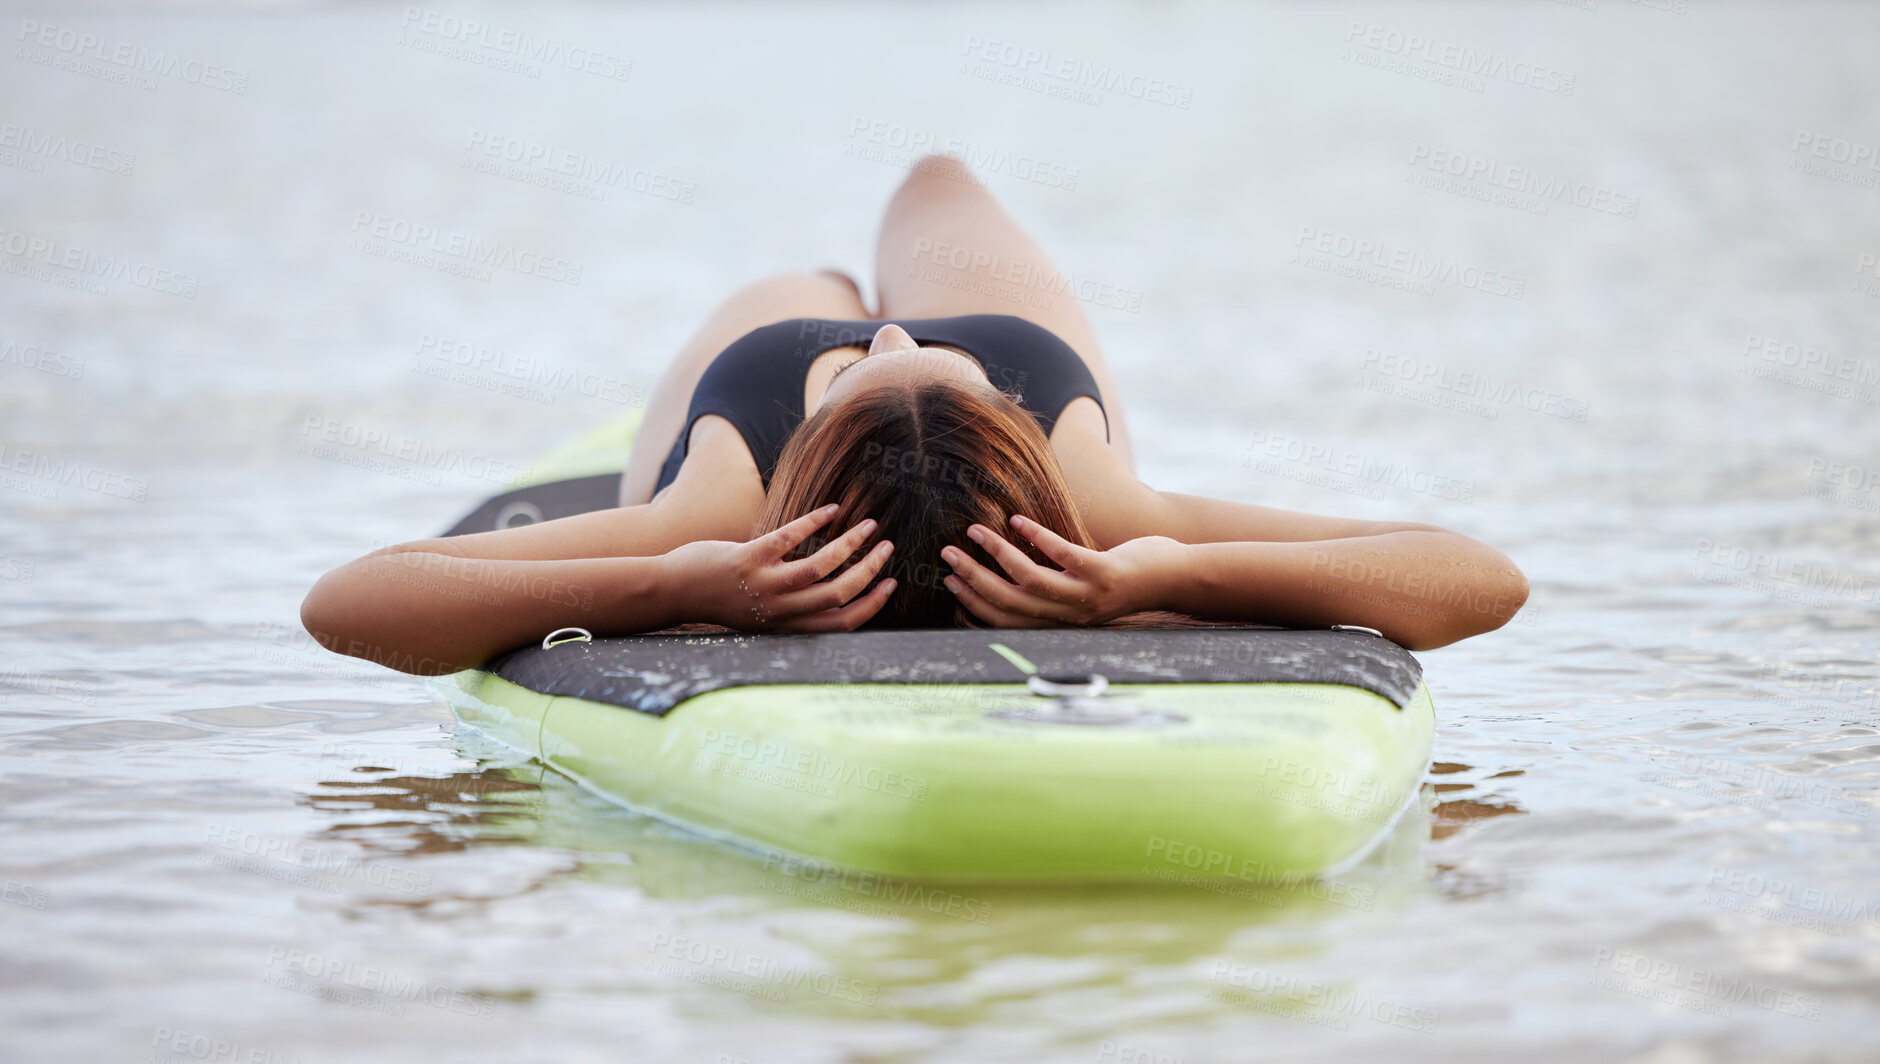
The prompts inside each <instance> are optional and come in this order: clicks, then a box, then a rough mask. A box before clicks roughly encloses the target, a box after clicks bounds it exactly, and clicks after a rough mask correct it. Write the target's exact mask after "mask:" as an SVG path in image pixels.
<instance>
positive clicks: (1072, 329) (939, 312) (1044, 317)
mask: <svg viewBox="0 0 1880 1064" xmlns="http://www.w3.org/2000/svg"><path fill="white" fill-rule="evenodd" d="M1062 276H1063V275H1062V274H1061V273H1059V272H1058V269H1057V267H1056V266H1054V265H1052V263H1051V259H1050V257H1049V256H1047V255H1046V254H1045V253H1044V249H1043V248H1041V247H1039V246H1038V243H1037V241H1035V240H1033V239H1032V238H1031V237H1030V235H1028V234H1027V233H1026V232H1025V231H1024V230H1023V229H1021V228H1019V225H1018V223H1017V222H1016V221H1013V220H1012V216H1011V215H1009V214H1007V213H1005V208H1004V207H1001V206H1000V205H999V201H998V200H996V199H994V198H993V196H992V193H991V192H989V191H987V190H986V187H985V186H984V185H982V184H980V183H979V181H978V179H976V178H974V177H973V175H972V171H971V170H969V169H967V167H966V164H965V163H962V162H960V161H959V160H958V159H955V158H952V157H949V156H944V155H929V156H927V157H925V158H923V159H921V160H920V161H919V162H917V163H915V164H914V169H913V171H912V172H911V173H910V174H909V175H908V178H907V180H906V181H904V182H902V184H901V187H900V189H899V190H898V191H896V192H895V194H894V198H893V199H892V200H890V201H889V203H888V212H887V215H886V216H885V217H884V218H883V219H882V221H881V238H880V242H879V243H878V244H877V245H876V247H875V288H876V291H877V292H879V293H880V297H881V316H882V317H884V318H945V317H950V316H952V315H955V314H1011V315H1013V316H1015V317H1020V318H1024V319H1025V320H1026V321H1029V322H1032V323H1034V324H1037V325H1042V326H1044V327H1045V328H1047V329H1049V330H1051V331H1052V332H1054V333H1056V334H1057V335H1058V337H1059V338H1060V339H1062V340H1063V341H1064V342H1065V343H1067V344H1069V345H1071V349H1072V350H1074V351H1076V352H1077V353H1078V354H1079V355H1081V356H1083V360H1084V364H1085V365H1087V366H1089V367H1090V374H1091V376H1093V377H1095V378H1096V379H1097V389H1098V390H1099V391H1101V392H1102V393H1103V408H1104V414H1105V416H1106V417H1107V418H1108V419H1109V423H1110V442H1111V443H1112V444H1113V445H1114V446H1115V447H1116V448H1117V450H1118V452H1119V453H1121V455H1122V456H1123V460H1124V461H1125V462H1128V463H1129V466H1130V468H1132V469H1133V468H1135V459H1134V457H1133V456H1134V452H1133V450H1132V449H1131V448H1130V441H1129V429H1128V427H1127V425H1126V424H1125V419H1124V415H1123V395H1122V391H1121V390H1120V389H1119V388H1118V387H1117V384H1116V378H1115V376H1113V375H1112V374H1111V373H1110V366H1109V363H1108V362H1107V361H1106V360H1105V359H1104V357H1103V350H1102V348H1101V347H1099V346H1098V344H1097V334H1096V331H1095V330H1094V329H1092V328H1091V327H1090V319H1089V318H1087V317H1085V316H1084V310H1083V307H1081V306H1079V305H1078V303H1077V300H1076V299H1075V298H1074V297H1073V296H1071V295H1070V294H1069V293H1068V292H1065V291H1058V290H1057V287H1058V283H1059V282H1060V279H1061V278H1062Z"/></svg>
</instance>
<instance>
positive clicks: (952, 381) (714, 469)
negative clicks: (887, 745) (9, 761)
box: [301, 156, 1527, 673]
mask: <svg viewBox="0 0 1880 1064" xmlns="http://www.w3.org/2000/svg"><path fill="white" fill-rule="evenodd" d="M987 262H993V263H1007V264H1011V263H1023V264H1025V265H1026V269H1028V270H1030V271H1032V272H1033V275H1035V276H1044V277H1050V276H1057V274H1056V272H1055V270H1054V269H1053V268H1052V267H1051V264H1050V260H1049V259H1048V258H1047V257H1046V256H1045V253H1044V251H1043V250H1042V249H1040V248H1039V247H1038V245H1037V244H1036V243H1035V242H1034V241H1033V240H1032V239H1031V237H1029V236H1028V235H1026V234H1025V232H1024V231H1023V230H1021V229H1020V228H1019V226H1018V224H1017V223H1016V222H1014V221H1013V220H1012V219H1011V217H1010V216H1008V215H1007V214H1006V213H1005V210H1004V209H1003V208H1002V207H1000V205H999V204H998V202H997V201H996V200H994V199H993V197H992V195H991V193H989V192H988V191H987V190H986V189H985V187H984V186H982V185H981V184H979V182H978V181H977V180H976V179H974V177H973V176H972V174H971V173H970V172H969V171H968V170H967V169H966V168H965V166H964V164H962V163H960V162H958V161H957V160H955V159H951V158H946V157H940V156H929V157H927V158H925V159H922V160H921V161H920V162H919V163H918V164H916V166H915V167H914V170H913V172H912V174H911V175H910V176H909V177H908V179H907V181H906V182H905V183H903V184H902V186H901V188H900V189H899V190H898V191H897V192H896V193H895V195H894V199H893V200H892V201H891V202H890V203H889V205H888V211H887V216H886V218H885V219H884V220H883V222H882V226H881V235H880V240H879V243H878V245H877V248H876V282H877V285H878V287H879V295H880V301H881V309H880V313H879V314H871V313H870V312H869V310H868V308H867V307H866V306H864V305H863V303H862V299H861V293H860V291H859V290H858V289H857V287H856V286H855V284H854V282H853V281H851V280H849V279H848V278H846V277H844V276H843V275H841V274H838V273H834V272H825V273H817V274H791V275H779V276H773V277H767V278H764V279H762V280H760V281H757V282H755V283H753V284H751V285H748V286H746V287H745V288H743V289H742V290H740V291H739V292H737V293H736V294H734V295H733V296H732V297H731V298H730V299H728V300H726V301H725V303H724V304H723V305H722V306H720V307H719V308H718V309H717V310H716V311H715V312H713V314H712V315H711V317H710V318H708V319H707V320H706V322H705V325H704V326H703V327H702V328H701V329H700V330H699V331H698V333H697V334H696V335H695V336H693V337H692V339H691V340H690V341H689V342H688V343H687V344H686V346H685V347H684V348H683V349H682V350H681V351H680V352H679V356H678V358H677V359H676V360H675V361H674V362H673V364H672V366H671V367H670V368H669V369H667V371H666V374H665V376H664V377H663V378H662V379H661V380H660V383H659V385H658V387H657V388H656V389H655V390H654V392H653V394H652V397H651V400H650V402H649V405H648V408H647V413H646V417H645V420H644V421H643V422H642V424H641V426H640V429H639V435H638V438H637V441H636V443H635V446H634V448H633V453H632V459H631V461H630V463H629V464H628V466H627V469H626V473H625V476H624V477H623V478H622V481H621V490H620V506H619V508H617V509H612V510H604V511H600V512H597V513H587V514H580V515H577V516H573V517H566V518H561V519H559V520H553V521H544V522H541V523H538V524H533V525H526V526H523V527H520V528H512V529H505V530H501V531H494V532H483V533H477V534H472V535H465V536H457V537H452V538H448V539H429V540H419V541H415V542H411V543H403V544H399V545H397V546H393V547H388V548H385V549H384V550H380V551H375V552H373V553H372V554H369V555H367V556H365V557H363V558H360V559H357V560H355V561H352V562H349V563H348V564H346V565H343V566H341V567H339V568H338V569H335V570H333V571H332V572H330V573H328V574H326V575H325V576H324V577H322V578H321V580H320V581H319V583H318V584H316V585H315V586H314V588H313V590H312V591H311V592H310V593H309V594H308V595H307V599H306V601H305V603H304V604H303V605H302V607H301V619H302V621H303V623H305V625H306V626H307V630H308V631H309V632H311V633H312V634H313V635H314V636H315V637H316V638H318V639H319V640H320V641H321V643H322V644H324V645H326V646H327V647H329V648H331V649H333V650H337V651H340V652H342V653H350V654H354V655H356V656H360V657H369V658H371V659H372V660H376V661H381V662H385V661H393V662H411V663H413V664H412V665H410V666H409V667H406V668H405V670H404V671H412V672H422V673H435V672H448V671H452V670H454V669H457V668H468V667H472V666H475V665H479V664H481V663H483V662H484V661H486V660H488V659H489V658H490V657H492V656H494V655H495V654H497V653H499V652H501V651H503V650H506V649H509V648H511V647H514V646H519V645H521V644H524V643H529V642H533V641H535V640H537V639H540V638H541V637H542V635H543V633H545V632H549V631H552V630H554V629H556V628H560V627H562V626H564V625H579V626H581V627H584V628H587V629H589V630H591V631H592V632H594V633H595V634H596V635H619V634H626V633H631V632H645V631H651V630H655V629H660V628H666V627H670V626H673V625H676V624H683V623H688V622H703V623H713V624H719V625H725V626H728V627H731V628H735V629H739V630H743V631H763V632H824V631H837V630H853V629H856V628H859V627H862V626H863V625H870V626H878V627H950V626H957V625H966V624H983V625H991V626H996V627H1022V626H1052V625H1055V626H1063V625H1100V624H1105V623H1109V622H1116V621H1118V620H1119V619H1121V618H1127V617H1129V616H1130V615H1132V614H1142V613H1145V612H1147V611H1172V612H1174V613H1178V614H1183V615H1186V616H1187V617H1190V618H1200V619H1204V620H1216V621H1240V622H1246V623H1256V624H1278V625H1287V626H1296V627H1312V626H1324V625H1330V624H1353V625H1363V626H1366V627H1369V628H1375V629H1377V630H1379V631H1381V632H1383V633H1384V635H1385V636H1387V637H1388V638H1390V639H1392V640H1394V641H1396V642H1398V643H1400V644H1402V645H1404V646H1406V647H1409V648H1411V649H1413V650H1420V649H1426V648H1430V647H1438V646H1442V645H1444V644H1447V643H1452V642H1455V641H1456V640H1458V639H1464V638H1467V637H1468V636H1472V635H1477V634H1480V633H1482V632H1487V631H1491V630H1493V629H1495V628H1499V627H1500V626H1501V625H1502V624H1504V623H1506V622H1507V620H1508V619H1509V618H1510V617H1512V616H1513V615H1514V613H1515V611H1516V610H1518V609H1520V607H1521V605H1522V603H1523V602H1525V601H1526V599H1527V580H1526V578H1525V577H1523V576H1522V574H1521V571H1520V570H1519V569H1517V568H1516V567H1515V565H1514V563H1513V562H1511V561H1510V560H1509V559H1508V558H1507V556H1505V555H1503V554H1502V553H1501V552H1499V551H1497V550H1495V549H1494V548H1492V547H1488V546H1486V545H1484V544H1482V543H1478V542H1476V541H1475V540H1473V539H1470V538H1468V537H1467V536H1462V535H1458V534H1457V533H1455V532H1450V531H1448V530H1446V529H1441V528H1437V527H1435V526H1433V525H1424V524H1414V523H1410V522H1401V521H1358V520H1350V519H1346V518H1338V517H1320V516H1316V515H1313V514H1304V513H1297V512H1294V511H1290V510H1279V509H1273V508H1270V507H1265V506H1252V505H1247V504H1243V503H1233V502H1226V501H1222V500H1219V499H1209V498H1202V497H1199V496H1193V495H1181V494H1175V493H1172V492H1163V491H1156V490H1154V489H1153V488H1150V487H1149V486H1147V485H1145V484H1143V483H1142V482H1141V481H1139V480H1137V479H1136V475H1135V463H1134V458H1133V456H1132V453H1131V447H1130V433H1129V426H1128V422H1127V419H1126V417H1125V415H1124V409H1123V402H1122V392H1121V390H1120V389H1119V388H1118V387H1117V384H1116V379H1115V378H1114V377H1113V376H1112V375H1111V373H1110V369H1109V366H1108V364H1107V363H1106V362H1105V360H1104V357H1103V352H1102V350H1101V349H1100V348H1099V346H1098V344H1097V338H1096V334H1095V333H1094V332H1093V331H1092V330H1091V327H1090V322H1089V321H1088V320H1086V318H1085V317H1084V314H1083V311H1082V309H1081V308H1080V307H1079V306H1078V304H1077V302H1076V301H1074V300H1070V299H1053V300H1049V301H1046V300H1030V301H1024V302H1016V301H1014V300H1013V299H1012V298H1010V293H1009V292H1007V293H1005V294H999V293H997V292H994V291H991V289H994V288H997V287H999V286H997V285H995V284H989V283H988V281H989V278H988V277H987V276H985V275H984V271H983V270H981V269H979V267H980V266H983V264H985V263H987ZM1034 303H1048V305H1045V306H1035V305H1033V304H1034ZM825 530H827V531H825ZM451 559H474V560H476V561H475V562H474V563H473V564H471V563H453V562H452V561H451ZM492 568H495V569H496V570H499V571H498V572H496V573H494V574H492V572H491V571H490V570H491V569H492ZM508 570H513V571H508ZM420 572H422V573H423V575H424V579H422V580H416V579H413V578H412V577H413V574H416V573H420ZM493 576H494V577H495V578H496V579H498V580H499V582H501V583H504V584H508V583H509V582H510V581H512V580H516V579H526V580H528V581H529V586H560V587H564V588H580V589H583V591H584V594H582V595H579V596H574V595H568V596H558V595H542V596H526V597H523V598H521V599H519V600H518V599H515V598H513V597H512V598H511V599H509V600H508V601H507V602H506V603H504V604H502V605H491V604H489V603H488V602H487V601H485V597H484V596H481V595H477V594H471V593H470V592H473V591H474V590H475V589H476V586H479V585H480V586H487V583H488V582H489V581H490V580H491V579H492V577H493ZM457 583H461V584H462V585H463V586H461V587H456V586H453V585H455V584H457ZM394 667H401V666H398V665H394Z"/></svg>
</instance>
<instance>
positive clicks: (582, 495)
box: [444, 473, 620, 536]
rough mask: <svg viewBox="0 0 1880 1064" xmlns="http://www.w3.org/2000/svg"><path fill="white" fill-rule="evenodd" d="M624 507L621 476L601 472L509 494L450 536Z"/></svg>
mask: <svg viewBox="0 0 1880 1064" xmlns="http://www.w3.org/2000/svg"><path fill="white" fill-rule="evenodd" d="M618 505H620V474H619V473H601V474H598V475H595V476H591V477H576V478H575V479H573V480H557V481H554V482H553V483H549V484H537V485H535V486H534V487H529V488H517V489H516V490H515V491H506V492H503V493H502V494H501V495H498V496H496V497H495V498H493V499H491V500H490V501H488V502H486V503H484V504H483V505H481V506H479V507H477V508H476V509H475V510H472V511H470V513H469V514H468V515H467V516H466V517H464V519H463V520H461V521H459V522H457V523H456V524H454V525H452V526H451V528H450V531H449V532H446V533H444V534H445V535H446V536H461V535H464V534H466V533H470V532H493V531H495V530H496V529H499V528H516V527H519V526H521V525H529V524H534V523H535V522H537V521H553V520H555V519H556V518H557V517H572V516H574V515H575V514H584V513H588V512H589V511H592V510H607V509H611V508H613V507H615V506H618Z"/></svg>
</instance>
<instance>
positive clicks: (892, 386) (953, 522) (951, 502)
mask: <svg viewBox="0 0 1880 1064" xmlns="http://www.w3.org/2000/svg"><path fill="white" fill-rule="evenodd" d="M891 331H892V333H895V334H900V335H899V336H898V337H897V336H894V335H886V334H890V332H891ZM881 333H882V334H884V335H878V336H877V338H876V341H875V345H874V346H873V347H872V348H871V349H870V351H871V354H870V355H869V357H867V358H864V359H862V360H861V361H860V362H858V363H855V364H854V366H853V368H851V369H848V370H847V371H845V372H843V373H841V374H839V375H838V377H837V379H836V380H835V381H834V382H832V383H831V385H830V387H829V388H828V390H827V391H826V392H825V393H824V396H823V401H822V402H821V403H820V404H818V406H817V407H816V410H815V412H814V413H813V414H811V415H810V417H809V418H808V419H807V420H806V421H804V422H803V424H802V425H801V426H800V427H799V428H798V429H797V430H796V432H795V433H794V434H793V435H792V436H791V437H790V440H789V442H788V443H787V444H786V445H785V446H784V449H783V454H782V456H781V457H780V458H779V459H778V461H777V468H776V470H775V471H774V472H773V473H772V475H771V480H770V490H769V493H768V495H767V496H766V498H765V503H764V513H763V517H762V518H761V520H760V523H759V526H758V529H757V532H758V534H760V535H761V534H763V533H765V532H768V531H770V530H772V529H775V528H778V527H780V526H782V525H784V524H786V523H788V522H790V521H792V520H794V519H795V518H797V517H801V516H802V515H803V514H805V513H808V512H809V511H811V510H813V509H815V508H816V507H818V506H824V505H827V504H829V503H837V504H839V505H840V506H841V507H842V509H841V512H840V513H839V514H837V515H836V518H835V520H834V521H832V522H830V524H829V525H827V526H826V528H827V530H828V534H829V535H832V536H833V535H837V534H840V532H841V531H842V530H844V529H847V528H848V527H849V526H851V525H853V524H854V523H855V522H857V521H860V520H862V519H863V518H867V517H872V518H874V519H875V520H876V522H877V523H878V527H877V529H876V530H875V533H874V535H873V537H871V539H870V544H869V545H872V544H873V543H874V542H877V541H879V540H882V539H887V540H891V541H892V542H893V543H894V555H893V558H892V559H891V560H890V562H889V564H888V566H887V568H886V569H884V570H883V572H882V576H884V577H885V576H893V577H894V578H895V581H896V586H895V589H894V594H893V595H892V596H891V597H890V598H889V599H888V604H887V605H886V606H885V607H883V608H882V610H881V612H880V613H878V614H877V615H876V616H875V618H874V620H873V621H871V622H870V626H871V627H890V628H944V627H952V626H956V625H961V624H966V623H970V621H971V616H970V614H968V613H967V612H966V611H965V610H963V609H961V608H960V607H959V604H958V601H957V600H956V599H955V598H954V596H953V593H952V592H950V591H948V590H947V589H946V588H945V587H944V586H942V584H941V580H942V579H943V578H944V577H945V576H946V574H947V573H948V572H949V571H950V569H949V567H948V566H947V565H946V564H945V563H944V562H942V561H941V560H940V549H941V548H942V547H944V546H947V545H948V544H952V545H953V546H955V547H958V548H959V549H961V550H964V551H967V552H968V553H970V554H971V555H972V556H973V557H974V558H976V559H978V560H979V561H980V562H981V563H983V564H985V565H988V566H991V567H992V568H993V569H994V571H998V566H997V565H996V563H994V562H993V561H992V558H991V556H990V555H988V554H987V553H986V552H985V551H984V550H983V549H981V548H980V547H978V546H977V545H976V544H974V543H973V542H972V541H971V540H969V539H968V538H967V537H966V529H967V526H969V525H971V524H974V523H978V524H982V525H985V526H987V527H988V528H992V529H994V530H997V531H999V532H1000V533H1001V534H1004V535H1005V536H1006V538H1007V539H1008V540H1011V541H1013V542H1014V543H1015V544H1016V545H1017V546H1018V547H1019V548H1020V549H1022V550H1024V551H1025V552H1026V553H1028V554H1030V555H1031V556H1032V557H1033V558H1034V559H1036V560H1038V561H1039V562H1042V563H1044V564H1046V565H1049V564H1051V563H1050V562H1049V561H1048V560H1046V559H1045V557H1044V556H1043V555H1042V554H1040V553H1038V551H1037V550H1036V548H1033V547H1032V546H1031V545H1030V544H1029V543H1026V542H1024V541H1023V540H1019V539H1016V538H1015V537H1013V536H1011V535H1010V525H1009V524H1008V522H1007V519H1008V518H1009V517H1010V516H1011V515H1012V514H1015V513H1018V514H1024V515H1025V516H1026V517H1030V518H1032V519H1033V520H1036V521H1038V522H1039V523H1041V524H1043V525H1045V526H1046V527H1047V528H1050V529H1052V530H1054V531H1056V532H1057V533H1058V534H1059V535H1062V536H1063V537H1064V538H1066V539H1068V540H1070V541H1071V542H1073V543H1079V544H1083V545H1084V546H1092V545H1093V544H1092V543H1091V540H1090V536H1089V533H1088V532H1087V531H1086V530H1085V528H1084V524H1083V520H1082V519H1081V518H1080V517H1079V516H1078V513H1077V509H1076V507H1075V506H1073V505H1072V504H1071V499H1070V492H1069V489H1068V488H1067V487H1066V486H1065V482H1064V474H1063V471H1062V470H1061V469H1060V468H1059V467H1058V464H1057V458H1056V456H1054V455H1053V454H1052V452H1051V444H1050V441H1049V440H1047V439H1046V438H1045V434H1044V431H1043V430H1042V429H1040V428H1039V427H1038V423H1037V421H1036V420H1034V419H1033V418H1032V416H1031V415H1030V414H1029V413H1027V412H1026V411H1025V409H1024V408H1023V407H1021V406H1019V405H1018V404H1017V403H1016V402H1014V401H1013V400H1012V399H1011V398H1009V397H1007V396H1005V395H1002V394H1001V393H1000V392H999V391H998V390H997V389H995V388H993V387H992V386H991V385H990V384H988V383H987V382H986V379H985V377H984V376H982V375H980V374H979V373H977V372H975V370H974V369H973V366H972V364H971V363H970V362H969V361H967V360H966V359H963V358H960V357H959V356H957V355H954V354H951V353H947V352H940V351H934V350H931V349H921V348H916V347H914V345H913V342H912V341H911V340H907V339H906V334H905V333H902V332H901V330H900V329H898V328H894V327H892V326H886V327H883V329H882V330H881ZM821 542H822V540H821V539H812V540H811V541H810V542H809V543H807V544H805V545H804V548H803V550H804V552H806V553H807V552H808V551H811V550H813V549H815V547H817V546H819V545H820V543H821ZM867 549H868V547H867V546H864V547H863V548H862V550H859V551H857V552H856V553H855V554H854V555H853V557H855V558H861V557H863V556H865V554H866V552H867Z"/></svg>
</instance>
